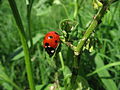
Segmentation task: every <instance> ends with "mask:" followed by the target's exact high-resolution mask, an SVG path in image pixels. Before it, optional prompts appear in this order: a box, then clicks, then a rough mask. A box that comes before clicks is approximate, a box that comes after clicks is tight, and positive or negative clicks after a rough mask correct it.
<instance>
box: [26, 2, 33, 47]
mask: <svg viewBox="0 0 120 90" xmlns="http://www.w3.org/2000/svg"><path fill="white" fill-rule="evenodd" d="M32 4H33V0H26V5H27V24H28V34H29V40H30V44H31V48H32V47H33V40H32V35H31V9H32Z"/></svg>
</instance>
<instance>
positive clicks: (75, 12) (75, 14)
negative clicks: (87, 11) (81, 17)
mask: <svg viewBox="0 0 120 90" xmlns="http://www.w3.org/2000/svg"><path fill="white" fill-rule="evenodd" d="M77 14H78V0H75V10H74V19H76V18H77Z"/></svg>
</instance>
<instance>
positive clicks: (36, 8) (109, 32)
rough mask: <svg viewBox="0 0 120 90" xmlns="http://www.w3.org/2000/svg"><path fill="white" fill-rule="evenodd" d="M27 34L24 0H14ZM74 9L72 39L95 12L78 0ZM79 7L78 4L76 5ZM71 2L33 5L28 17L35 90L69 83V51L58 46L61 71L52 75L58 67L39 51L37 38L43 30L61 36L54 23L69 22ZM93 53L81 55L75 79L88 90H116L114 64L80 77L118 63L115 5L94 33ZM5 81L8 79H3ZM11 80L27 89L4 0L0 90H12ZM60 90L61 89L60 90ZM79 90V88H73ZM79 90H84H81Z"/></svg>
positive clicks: (119, 78)
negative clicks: (75, 28)
mask: <svg viewBox="0 0 120 90" xmlns="http://www.w3.org/2000/svg"><path fill="white" fill-rule="evenodd" d="M15 1H16V2H17V7H18V10H19V13H20V15H21V18H22V21H23V24H24V27H25V30H26V32H28V31H27V19H26V14H27V12H26V1H25V0H15ZM78 1H79V2H78V4H80V8H79V11H78V18H77V22H78V23H79V25H78V34H79V35H78V36H80V35H83V33H82V32H85V30H86V28H87V27H88V24H89V22H90V21H91V20H92V18H93V16H94V14H95V13H96V12H97V10H94V9H93V5H92V0H84V1H82V0H78ZM81 2H82V3H81ZM73 15H74V0H34V3H33V7H32V13H31V33H32V37H33V42H34V47H35V49H34V51H33V54H32V56H31V57H32V65H33V74H34V80H35V84H36V89H37V90H40V89H41V90H49V89H47V87H50V86H52V85H54V83H55V80H56V78H55V77H57V76H58V77H57V79H58V80H59V85H60V87H61V88H63V87H64V85H65V78H67V82H69V78H70V77H69V75H71V66H72V64H73V51H72V50H71V49H70V48H68V47H67V46H66V45H64V44H62V47H61V52H62V55H63V60H64V64H65V66H66V70H65V71H64V73H62V72H59V71H57V72H58V75H57V76H56V74H55V73H56V70H59V68H60V67H61V64H60V60H59V58H56V61H54V60H51V58H49V56H48V55H47V54H46V53H45V50H44V49H43V44H42V41H43V37H44V35H45V34H46V33H47V32H49V31H56V32H58V33H59V34H60V35H61V31H60V28H59V23H60V21H62V20H63V19H73ZM92 46H94V51H93V52H89V51H88V50H84V51H83V52H82V55H81V60H80V63H81V64H82V66H83V68H81V69H82V70H83V71H84V73H83V74H82V75H81V76H83V77H84V79H85V80H86V81H87V82H88V84H89V89H90V90H119V89H120V64H119V65H117V64H115V65H113V67H110V68H108V69H104V70H102V71H100V72H97V74H95V75H92V76H90V77H86V75H87V74H88V73H91V72H93V71H94V70H95V69H97V68H101V67H103V66H104V65H108V66H110V63H115V62H119V61H120V1H119V0H118V1H116V2H114V3H112V4H111V5H110V7H109V9H108V10H107V12H106V14H105V16H104V17H103V18H102V23H101V24H100V25H99V26H98V27H97V28H96V29H95V33H94V41H93V42H92ZM9 79H10V80H9ZM10 81H13V82H14V83H16V84H17V85H18V86H19V87H21V88H23V89H28V81H27V76H26V70H25V64H24V58H23V51H22V48H21V42H20V38H19V35H18V27H17V25H16V22H15V20H14V17H13V15H12V11H11V9H10V6H9V4H8V1H7V0H0V90H13V89H14V90H16V89H15V88H14V87H13V86H14V85H12V84H11V83H10ZM63 90H64V89H63ZM78 90H82V89H78ZM83 90H84V89H83Z"/></svg>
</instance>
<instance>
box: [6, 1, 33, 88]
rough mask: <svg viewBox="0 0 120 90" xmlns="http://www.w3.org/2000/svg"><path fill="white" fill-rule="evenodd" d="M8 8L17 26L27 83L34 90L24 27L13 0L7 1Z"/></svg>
mask: <svg viewBox="0 0 120 90" xmlns="http://www.w3.org/2000/svg"><path fill="white" fill-rule="evenodd" d="M8 1H9V4H10V7H11V9H12V12H13V15H14V18H15V21H16V23H17V26H18V28H19V29H18V32H19V35H20V38H21V43H22V46H23V51H24V55H25V64H26V71H27V77H28V81H29V86H30V89H31V90H35V85H34V80H33V73H32V66H31V60H30V53H29V48H28V44H27V40H26V36H25V31H24V27H23V24H22V20H21V18H20V15H19V12H18V9H17V6H16V2H15V1H14V0H8Z"/></svg>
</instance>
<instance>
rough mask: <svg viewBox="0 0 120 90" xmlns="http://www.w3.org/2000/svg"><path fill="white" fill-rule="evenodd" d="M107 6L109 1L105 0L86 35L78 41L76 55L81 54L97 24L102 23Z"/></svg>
mask: <svg viewBox="0 0 120 90" xmlns="http://www.w3.org/2000/svg"><path fill="white" fill-rule="evenodd" d="M107 7H108V3H106V2H105V3H104V5H103V7H102V8H99V10H98V13H97V14H96V15H95V16H94V18H93V20H92V22H91V24H90V25H89V27H88V29H87V30H86V32H85V34H84V36H83V37H82V39H80V40H79V42H78V45H77V47H76V50H75V54H76V55H79V54H80V52H81V50H82V47H83V45H84V44H85V42H86V40H87V39H88V38H89V36H90V35H91V33H92V32H93V31H94V30H95V28H96V27H97V25H98V24H100V20H101V18H102V17H103V16H104V14H105V12H106V10H107Z"/></svg>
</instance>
